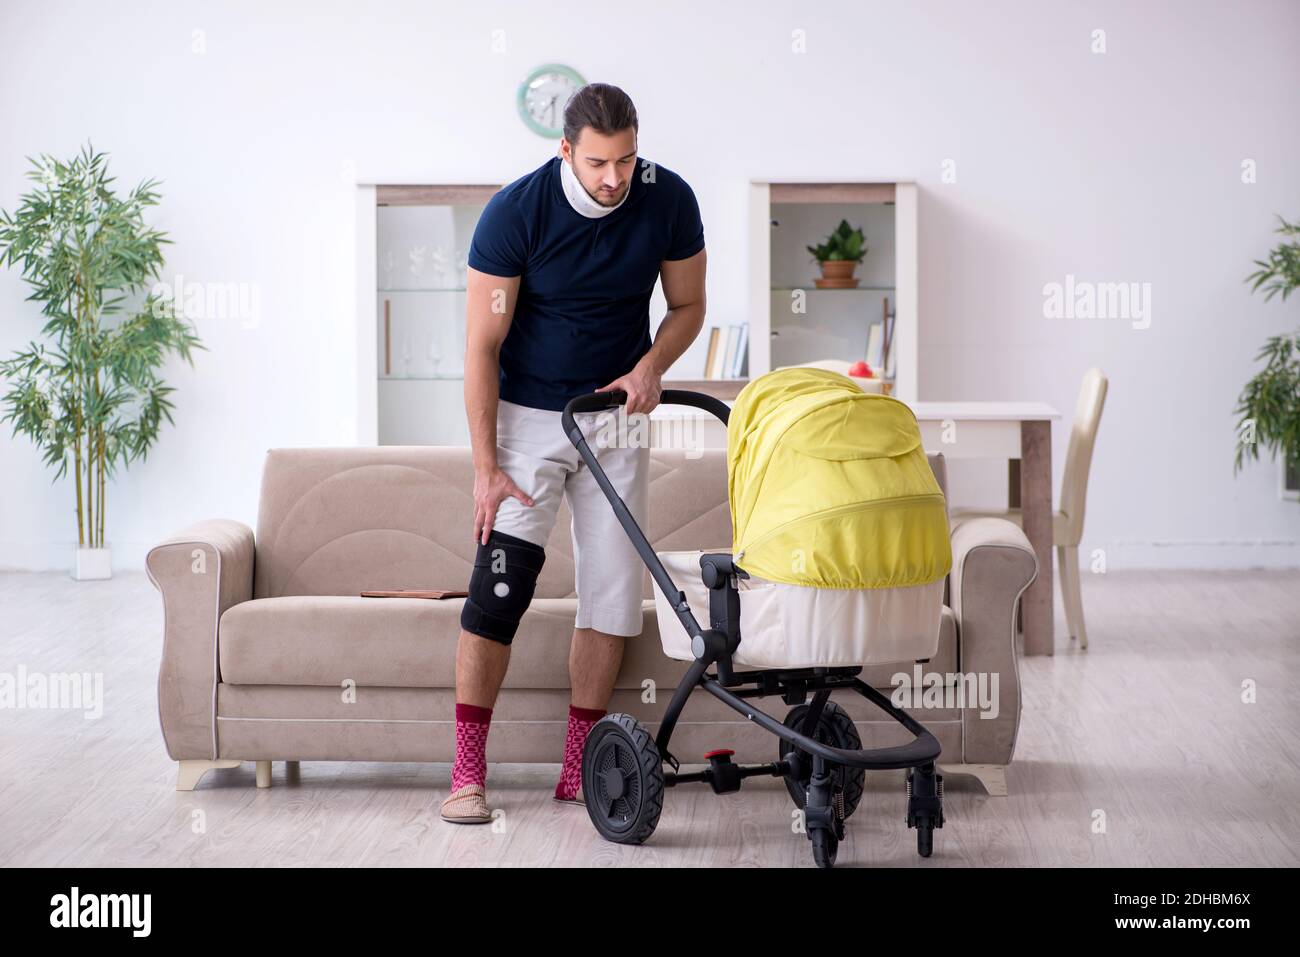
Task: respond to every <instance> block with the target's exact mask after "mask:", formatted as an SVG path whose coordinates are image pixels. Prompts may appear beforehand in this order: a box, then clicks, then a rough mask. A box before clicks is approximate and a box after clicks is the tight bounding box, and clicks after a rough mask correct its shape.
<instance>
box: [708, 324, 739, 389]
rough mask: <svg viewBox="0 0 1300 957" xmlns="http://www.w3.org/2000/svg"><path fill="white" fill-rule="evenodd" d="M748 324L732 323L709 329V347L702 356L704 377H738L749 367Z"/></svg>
mask: <svg viewBox="0 0 1300 957" xmlns="http://www.w3.org/2000/svg"><path fill="white" fill-rule="evenodd" d="M748 346H749V325H748V324H747V323H743V322H736V323H732V324H731V325H729V326H727V327H725V328H724V327H722V326H713V327H712V328H710V329H709V349H708V353H707V354H706V355H705V358H704V378H706V379H738V378H740V377H742V376H743V375H744V374H745V371H746V370H747V369H748V368H749V355H748Z"/></svg>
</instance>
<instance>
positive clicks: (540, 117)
mask: <svg viewBox="0 0 1300 957" xmlns="http://www.w3.org/2000/svg"><path fill="white" fill-rule="evenodd" d="M586 85H587V81H586V80H584V79H583V78H582V76H581V75H580V74H579V73H578V71H577V70H575V69H573V68H572V67H567V66H562V65H561V64H559V63H548V64H546V65H545V66H539V67H538V68H537V69H536V70H534V71H533V72H532V73H530V74H528V76H527V78H526V79H525V80H524V82H523V83H520V84H519V98H518V103H519V115H520V117H522V118H523V121H524V123H525V124H526V125H527V126H528V128H529V129H530V130H532V131H533V132H534V133H537V134H538V135H539V136H546V137H549V138H550V139H559V138H560V137H561V136H563V135H564V106H565V104H566V103H568V102H569V97H570V96H572V95H573V94H574V93H575V92H577V91H578V89H579V88H581V87H584V86H586Z"/></svg>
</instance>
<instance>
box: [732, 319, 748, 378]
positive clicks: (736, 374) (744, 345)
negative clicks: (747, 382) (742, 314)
mask: <svg viewBox="0 0 1300 957" xmlns="http://www.w3.org/2000/svg"><path fill="white" fill-rule="evenodd" d="M735 328H737V329H739V330H740V341H739V342H738V343H737V345H736V359H735V362H734V363H733V364H732V366H731V378H733V379H739V378H740V377H741V376H743V375H744V374H745V371H746V369H748V367H749V323H747V322H742V323H740V324H739V325H738V326H736V327H735Z"/></svg>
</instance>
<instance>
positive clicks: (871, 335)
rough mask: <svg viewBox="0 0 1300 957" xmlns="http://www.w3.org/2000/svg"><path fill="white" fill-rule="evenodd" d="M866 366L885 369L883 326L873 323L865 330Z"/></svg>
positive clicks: (880, 323) (881, 323) (879, 323)
mask: <svg viewBox="0 0 1300 957" xmlns="http://www.w3.org/2000/svg"><path fill="white" fill-rule="evenodd" d="M866 358H867V365H869V366H871V368H872V369H884V367H885V324H884V323H883V322H873V323H872V324H871V328H870V329H869V330H867V356H866Z"/></svg>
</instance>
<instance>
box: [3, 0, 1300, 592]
mask: <svg viewBox="0 0 1300 957" xmlns="http://www.w3.org/2000/svg"><path fill="white" fill-rule="evenodd" d="M126 9H131V10H133V11H134V12H133V13H131V14H130V15H126V14H124V13H123V12H122V11H123V10H126ZM525 11H526V12H525ZM494 29H503V30H504V31H505V41H506V50H505V52H504V53H494V52H492V47H491V44H492V33H491V31H493V30H494ZM1094 29H1104V30H1105V32H1106V44H1107V52H1106V53H1104V54H1100V55H1099V54H1094V53H1092V52H1090V42H1091V38H1090V34H1091V31H1093V30H1094ZM793 30H802V31H805V34H804V35H805V36H806V52H805V53H795V52H792V49H791V37H792V31H793ZM194 31H203V32H202V39H203V41H204V43H205V44H206V51H205V52H202V53H198V52H195V51H194V48H193V47H194V44H195V33H194ZM1298 36H1300V5H1297V4H1295V3H1289V2H1285V0H1280V2H1250V3H1245V4H1233V5H1227V4H1219V3H1212V2H1198V3H1188V2H1163V3H1161V2H1146V3H1142V4H1131V3H1119V2H1116V3H1068V4H1067V3H1042V2H1030V0H1025V2H1016V3H1002V4H988V3H981V4H970V3H958V2H952V3H909V4H898V3H863V2H860V0H854V2H845V3H819V4H816V5H803V6H800V5H794V4H788V3H775V2H772V3H746V4H736V3H731V4H707V5H706V4H699V3H690V2H681V0H676V2H660V3H656V4H653V5H651V6H646V5H626V4H625V5H622V6H617V5H616V6H608V5H605V6H602V7H593V6H591V5H590V4H572V3H551V4H546V5H543V6H537V5H528V6H525V5H522V4H505V3H491V2H485V0H484V2H478V3H475V4H460V3H456V4H452V3H429V2H403V3H386V4H372V3H367V4H362V3H359V2H357V3H353V4H344V3H319V2H316V3H307V2H302V3H277V4H252V3H245V4H222V5H217V4H194V3H173V2H168V3H152V4H147V3H135V4H114V5H111V6H110V5H106V4H100V3H90V2H61V3H37V2H30V3H12V2H7V3H5V4H4V5H3V7H0V44H2V46H0V105H2V109H0V115H2V116H3V121H2V123H0V207H4V208H6V209H12V208H13V207H14V206H15V205H16V202H17V199H18V196H19V194H20V193H21V192H22V191H23V189H24V188H25V183H26V181H25V180H24V179H23V173H24V171H25V170H26V168H27V166H26V162H25V160H24V159H23V157H24V155H26V154H34V153H37V152H42V151H48V152H52V153H55V154H59V155H70V154H72V153H73V152H74V151H75V150H76V149H77V148H78V146H79V145H80V144H81V143H82V142H84V141H85V140H86V138H88V137H89V138H90V139H91V140H92V141H93V142H94V145H95V146H96V147H97V148H99V149H104V150H107V151H109V152H111V154H112V167H113V170H114V171H115V173H116V174H117V175H118V177H119V182H120V183H121V184H122V185H129V184H133V183H134V182H136V181H138V180H139V179H140V178H142V177H146V176H157V177H160V178H162V180H163V186H162V190H163V194H164V202H163V205H162V207H161V209H160V210H159V211H158V213H157V215H156V217H155V219H154V221H155V222H156V223H157V225H159V226H160V227H162V228H164V229H166V230H167V231H168V232H169V233H170V234H171V237H172V239H173V240H174V241H175V245H174V246H172V247H171V248H170V251H169V259H168V266H169V269H168V273H169V275H175V274H177V273H179V274H182V275H183V276H184V277H185V278H186V280H187V281H196V280H202V281H207V282H242V283H248V284H252V285H251V288H253V289H255V290H256V291H257V292H258V294H259V298H258V300H257V302H258V305H259V306H260V314H259V316H258V317H256V319H255V320H251V321H250V320H248V319H244V320H242V321H241V320H240V319H239V318H238V317H229V318H224V319H221V318H218V319H207V320H203V321H201V322H199V324H198V325H199V333H200V335H201V336H202V338H203V340H204V342H205V344H206V345H207V347H208V350H209V351H207V352H200V353H199V354H198V356H197V360H196V365H197V368H195V369H191V368H189V367H188V366H186V365H184V364H183V363H173V364H172V366H171V368H170V369H169V371H168V379H169V381H170V382H171V384H172V385H174V386H175V387H176V389H177V391H176V393H175V396H174V398H175V401H176V404H177V412H176V425H175V427H173V428H167V429H166V430H165V432H164V435H163V438H162V441H161V443H160V444H159V445H158V446H157V447H156V448H155V449H154V451H153V452H152V454H151V455H150V457H149V459H148V460H147V462H144V463H139V462H137V463H135V464H133V466H132V467H131V468H130V470H129V471H128V472H126V473H124V474H121V475H119V477H118V479H117V480H116V481H115V482H114V483H113V484H112V485H111V486H110V488H109V503H110V511H109V523H108V528H109V539H110V542H111V543H112V544H113V545H114V546H115V552H116V563H117V565H118V567H132V566H137V567H138V566H139V564H140V563H141V561H142V558H143V554H144V551H145V550H146V548H147V547H148V546H149V545H150V544H151V543H152V542H154V541H156V540H158V539H159V538H160V537H162V536H164V535H166V534H168V533H170V532H171V531H173V530H176V529H177V528H179V527H181V526H183V525H185V524H188V523H190V522H192V521H194V520H196V519H199V518H206V517H215V516H226V517H231V518H237V519H239V520H242V521H244V522H247V523H248V524H250V525H252V524H254V523H255V520H256V505H257V491H258V482H259V472H260V466H261V461H262V457H263V454H264V452H265V450H266V449H267V448H269V447H272V446H310V445H336V444H349V443H351V442H353V441H354V440H355V436H356V434H357V422H356V413H355V405H356V388H357V384H356V381H355V380H356V370H355V348H356V327H355V323H356V321H357V317H356V315H355V312H356V308H355V306H356V302H357V295H356V289H355V279H354V275H353V273H354V250H353V246H352V243H353V232H354V225H355V224H354V219H355V210H354V204H353V200H354V195H355V186H354V184H355V183H356V182H358V181H370V182H374V181H376V180H379V181H387V182H401V181H408V182H424V181H456V180H466V181H478V182H484V181H486V182H493V181H499V182H505V181H508V180H510V179H512V178H514V177H516V176H518V175H520V174H522V173H523V172H525V171H527V170H529V169H532V168H533V167H534V166H536V165H537V164H538V163H540V162H541V161H542V160H543V159H544V158H546V157H547V156H549V155H551V154H552V153H553V150H554V143H553V142H551V141H545V140H542V139H540V138H538V137H536V136H534V135H533V134H532V133H530V132H528V131H527V130H526V129H525V127H524V126H523V124H522V123H521V122H520V121H519V119H518V118H517V116H516V114H515V107H514V96H515V90H516V86H517V84H518V83H519V81H520V80H521V79H522V78H523V76H524V75H525V74H526V73H527V72H528V71H529V69H531V68H532V67H534V66H536V65H538V64H541V63H544V62H551V61H559V62H564V63H569V64H571V65H573V66H574V67H576V68H578V69H579V70H580V71H581V72H582V73H583V74H584V75H585V76H586V77H587V78H588V79H602V80H606V81H610V82H614V83H617V84H619V85H621V86H623V87H624V88H625V89H627V90H628V91H629V92H630V93H631V94H632V96H633V97H634V99H635V100H636V103H637V107H638V111H639V113H640V118H641V126H642V133H641V138H640V145H641V152H642V154H643V155H644V156H647V157H649V158H651V159H654V160H656V161H658V162H660V163H663V164H664V165H666V166H668V167H670V168H672V169H675V170H676V171H678V172H680V173H681V174H683V175H684V176H685V177H686V178H687V179H688V180H689V181H690V182H691V184H692V185H693V187H694V188H695V190H696V193H697V194H698V196H699V198H700V205H701V208H702V211H703V215H704V219H705V230H706V236H707V239H708V248H709V253H710V276H709V303H710V311H711V314H712V319H713V321H716V322H719V323H721V324H726V323H727V322H729V321H735V320H737V319H739V318H740V317H741V316H743V315H744V313H745V309H746V302H745V295H746V277H745V274H744V272H745V261H746V255H745V251H746V239H745V231H746V229H747V228H748V224H747V212H746V210H747V207H746V196H747V192H746V183H747V181H748V180H749V179H750V178H751V177H757V178H762V177H771V178H789V179H796V180H797V179H800V178H803V177H808V178H825V177H836V176H845V177H849V176H851V177H858V178H872V177H878V178H882V179H891V178H914V179H916V180H917V181H918V182H919V183H920V186H921V206H920V233H921V300H920V309H921V322H922V336H921V375H922V379H921V389H922V395H923V397H926V398H969V399H980V398H1007V399H1038V400H1045V401H1049V402H1051V403H1053V404H1054V405H1056V406H1057V407H1058V408H1060V409H1061V410H1063V411H1066V412H1068V410H1070V409H1071V408H1072V406H1073V399H1074V393H1075V390H1076V387H1077V383H1078V380H1079V377H1080V375H1081V374H1082V372H1083V370H1084V369H1085V368H1086V367H1087V366H1088V365H1090V364H1093V363H1097V364H1100V365H1101V366H1102V367H1103V368H1104V369H1105V370H1106V371H1107V373H1108V374H1109V375H1110V377H1111V393H1110V400H1109V405H1108V408H1107V410H1106V419H1105V422H1104V424H1103V428H1102V433H1101V440H1100V443H1099V446H1098V450H1097V457H1096V462H1095V465H1094V471H1093V480H1092V497H1091V500H1090V503H1089V505H1090V507H1089V514H1088V528H1087V533H1088V534H1087V541H1086V542H1085V546H1086V547H1104V548H1106V549H1107V553H1108V558H1109V562H1110V566H1111V567H1112V568H1113V567H1118V566H1121V565H1124V564H1149V565H1176V564H1199V565H1242V564H1245V565H1251V564H1288V565H1295V564H1300V544H1297V542H1298V541H1300V508H1298V507H1297V506H1296V505H1295V504H1294V503H1284V502H1281V501H1279V500H1278V499H1277V497H1276V492H1275V486H1276V475H1275V470H1274V469H1272V468H1268V467H1260V468H1255V469H1252V470H1251V471H1250V472H1249V473H1248V474H1245V475H1243V476H1241V477H1239V478H1237V479H1235V480H1234V478H1233V476H1232V469H1231V459H1232V450H1233V441H1234V436H1233V417H1232V414H1231V410H1232V406H1233V404H1234V399H1235V396H1236V393H1237V391H1238V389H1239V387H1240V384H1241V383H1242V382H1243V381H1244V380H1245V379H1246V378H1247V376H1248V375H1249V374H1250V370H1251V369H1252V367H1253V356H1254V354H1255V352H1256V350H1257V348H1258V346H1259V344H1260V343H1261V342H1262V341H1263V339H1264V338H1265V337H1266V336H1267V335H1269V334H1271V333H1275V332H1281V331H1284V330H1286V329H1289V328H1293V327H1295V326H1296V325H1297V323H1300V300H1297V299H1294V298H1293V300H1292V301H1291V302H1290V303H1288V304H1286V305H1282V304H1279V303H1277V302H1273V303H1270V304H1267V305H1265V304H1264V303H1263V301H1262V299H1261V298H1260V297H1252V296H1250V295H1249V294H1248V291H1247V287H1246V286H1245V285H1244V284H1243V282H1242V278H1243V277H1244V276H1245V275H1246V274H1247V273H1248V272H1249V271H1250V269H1251V261H1252V260H1253V259H1255V258H1257V257H1260V256H1262V255H1264V254H1265V252H1266V251H1267V250H1268V248H1269V247H1270V246H1271V244H1272V241H1273V236H1272V234H1271V230H1272V228H1273V215H1274V213H1285V214H1287V215H1288V216H1290V217H1300V175H1297V169H1296V167H1297V162H1296V161H1297V157H1298V156H1300V126H1298V125H1297V123H1296V118H1297V117H1298V116H1300V57H1298V56H1297V55H1296V49H1295V45H1296V39H1297V37H1298ZM1245 158H1251V159H1254V160H1255V161H1256V163H1257V167H1258V182H1257V183H1255V184H1254V185H1243V184H1242V183H1241V181H1240V164H1241V162H1242V160H1243V159H1245ZM948 159H952V160H955V161H956V170H957V181H956V182H955V183H945V182H943V181H942V177H941V173H942V171H943V165H942V164H943V163H944V161H945V160H948ZM1067 274H1074V275H1075V276H1077V277H1078V278H1079V279H1086V280H1091V281H1116V282H1118V281H1135V282H1149V283H1151V284H1152V290H1153V291H1152V305H1153V310H1152V323H1151V326H1150V328H1148V329H1145V330H1134V329H1132V328H1131V324H1130V323H1128V322H1126V321H1123V320H1091V321H1089V320H1048V319H1045V318H1044V317H1043V305H1042V303H1043V294H1042V289H1043V286H1044V284H1045V283H1048V282H1052V281H1063V280H1064V278H1065V276H1066V275H1067ZM25 295H26V292H25V287H24V286H23V284H22V283H21V282H20V280H19V279H18V276H17V275H16V274H15V273H14V272H12V271H5V272H0V316H2V317H3V319H2V320H0V354H5V355H8V354H11V353H12V352H13V350H15V349H17V348H19V347H21V346H23V345H25V344H26V343H27V342H28V341H29V340H30V339H32V338H34V337H36V336H37V334H38V333H39V329H40V326H41V324H42V323H41V320H40V317H39V315H38V314H37V311H36V310H35V309H34V308H33V307H32V306H31V304H29V303H26V302H24V297H25ZM4 435H5V437H6V439H7V440H6V441H3V442H0V457H2V459H0V470H2V474H3V476H4V478H3V482H4V487H3V492H4V494H3V496H0V566H4V567H23V568H29V567H30V568H65V567H67V564H68V561H69V555H70V549H71V544H72V543H73V541H74V540H75V535H74V524H73V518H72V514H73V513H72V510H73V508H74V498H73V494H72V488H71V486H70V484H69V482H68V481H67V480H66V479H65V480H60V481H59V482H56V483H53V484H51V481H50V478H51V475H52V473H51V472H47V470H46V469H45V468H44V467H43V465H42V464H41V460H40V455H39V452H38V451H37V449H36V448H34V447H33V446H32V445H31V444H30V443H28V442H27V441H26V440H25V439H20V440H12V439H8V428H7V426H6V427H5V430H4ZM1064 451H1065V430H1064V429H1059V430H1058V431H1057V434H1056V441H1055V449H1054V454H1055V458H1056V465H1057V469H1058V476H1059V468H1060V465H1061V462H1062V460H1063V458H1064ZM998 471H999V469H998V468H997V467H994V471H993V472H992V473H987V472H986V473H985V478H987V475H989V474H997V472H998ZM968 478H969V482H970V485H971V487H972V488H975V487H977V486H978V487H984V486H985V485H986V483H985V482H983V480H982V479H981V477H980V476H979V475H972V476H969V477H966V476H963V477H961V478H960V482H959V484H965V483H966V482H967V479H968Z"/></svg>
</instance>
